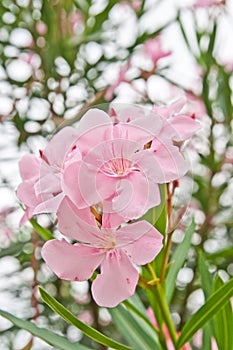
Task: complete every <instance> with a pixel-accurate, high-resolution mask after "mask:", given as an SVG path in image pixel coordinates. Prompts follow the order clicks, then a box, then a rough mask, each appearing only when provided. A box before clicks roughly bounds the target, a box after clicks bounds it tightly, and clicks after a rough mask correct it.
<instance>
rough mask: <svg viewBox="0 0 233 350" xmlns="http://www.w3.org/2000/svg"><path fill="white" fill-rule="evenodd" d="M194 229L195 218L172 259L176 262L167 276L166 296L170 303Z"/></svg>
mask: <svg viewBox="0 0 233 350" xmlns="http://www.w3.org/2000/svg"><path fill="white" fill-rule="evenodd" d="M194 231H195V223H194V220H193V221H192V222H191V225H190V226H189V228H188V229H187V231H186V232H185V236H184V239H183V241H182V242H181V243H180V244H179V245H178V247H177V248H176V250H175V252H174V254H173V257H172V260H173V261H174V263H173V265H172V266H171V268H170V270H169V271H168V274H167V278H166V298H167V302H168V304H169V303H170V301H171V299H172V295H173V293H174V290H175V286H176V278H177V275H178V273H179V271H180V269H181V268H182V266H183V265H184V262H185V260H186V257H187V253H188V250H189V248H190V244H191V239H192V235H193V233H194Z"/></svg>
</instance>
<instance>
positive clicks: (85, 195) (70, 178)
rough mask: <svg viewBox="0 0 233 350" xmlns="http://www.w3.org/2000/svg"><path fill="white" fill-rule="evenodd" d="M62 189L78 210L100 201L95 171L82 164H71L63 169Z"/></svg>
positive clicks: (89, 166)
mask: <svg viewBox="0 0 233 350" xmlns="http://www.w3.org/2000/svg"><path fill="white" fill-rule="evenodd" d="M62 188H63V191H64V193H65V194H66V195H67V196H68V197H69V198H70V199H71V200H72V201H73V202H74V203H75V204H76V206H77V207H78V208H86V207H88V206H91V205H94V204H96V203H98V202H100V201H101V197H100V196H99V194H98V192H97V187H96V169H95V168H93V167H92V166H91V165H89V164H85V163H84V162H80V161H78V162H73V163H71V164H70V165H69V166H67V167H66V168H65V170H64V174H63V182H62Z"/></svg>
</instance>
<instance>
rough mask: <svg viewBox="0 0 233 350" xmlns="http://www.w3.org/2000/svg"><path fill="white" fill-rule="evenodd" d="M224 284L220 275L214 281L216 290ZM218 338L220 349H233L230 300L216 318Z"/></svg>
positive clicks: (232, 320)
mask: <svg viewBox="0 0 233 350" xmlns="http://www.w3.org/2000/svg"><path fill="white" fill-rule="evenodd" d="M223 285H224V282H223V281H222V279H221V277H220V276H219V275H218V276H217V277H216V279H215V281H214V290H215V291H216V290H219V288H221V287H222V286H223ZM214 325H215V333H216V340H217V344H218V347H219V349H221V350H229V349H233V332H232V330H233V313H232V307H231V303H230V301H228V302H227V303H226V304H225V306H224V307H223V308H222V309H221V310H220V311H219V312H218V313H217V315H216V316H215V318H214Z"/></svg>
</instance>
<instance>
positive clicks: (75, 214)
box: [57, 197, 101, 244]
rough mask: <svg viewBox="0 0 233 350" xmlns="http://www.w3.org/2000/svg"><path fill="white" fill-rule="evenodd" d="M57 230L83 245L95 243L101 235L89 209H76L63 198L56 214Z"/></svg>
mask: <svg viewBox="0 0 233 350" xmlns="http://www.w3.org/2000/svg"><path fill="white" fill-rule="evenodd" d="M57 217H58V228H59V230H60V231H61V232H62V233H63V234H64V235H66V236H67V237H70V238H72V239H76V240H77V241H80V242H84V243H93V244H94V243H96V242H97V241H100V240H101V233H100V230H99V228H98V226H97V224H96V221H95V219H94V216H93V215H92V214H91V212H90V208H85V209H78V208H77V207H76V206H75V205H74V204H73V203H72V202H71V201H70V200H69V199H68V198H66V197H65V198H64V199H63V201H62V202H61V205H60V207H59V209H58V212H57Z"/></svg>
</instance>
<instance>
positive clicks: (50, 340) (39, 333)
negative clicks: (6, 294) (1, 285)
mask: <svg viewBox="0 0 233 350" xmlns="http://www.w3.org/2000/svg"><path fill="white" fill-rule="evenodd" d="M0 315H1V316H2V317H4V318H6V319H8V320H9V321H11V322H12V323H13V324H14V325H15V326H16V327H18V328H20V329H25V330H26V331H28V332H29V333H31V334H32V335H34V336H35V337H37V338H40V339H42V340H44V341H45V342H46V343H47V344H50V345H52V346H55V347H56V349H61V350H90V348H87V347H86V346H83V345H80V344H78V343H71V342H70V341H69V340H67V339H65V338H64V337H62V336H60V335H58V334H55V333H53V332H51V331H48V330H47V329H45V328H40V327H37V326H36V325H35V324H34V323H32V322H29V321H25V320H22V319H20V318H17V317H15V316H13V315H12V314H10V313H9V312H6V311H3V310H0Z"/></svg>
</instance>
